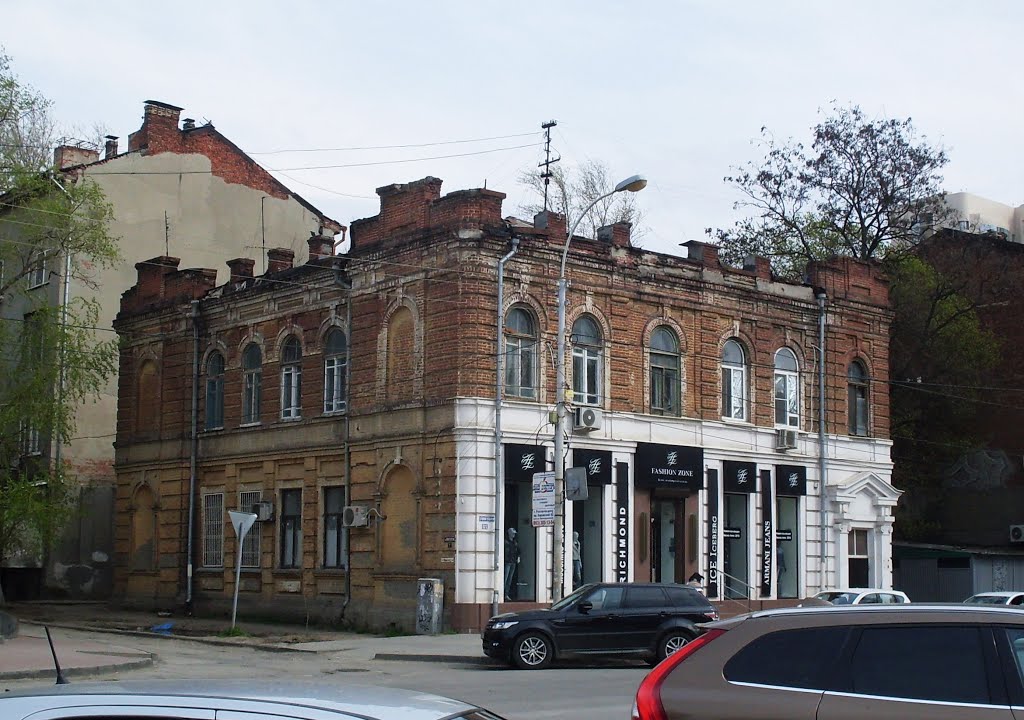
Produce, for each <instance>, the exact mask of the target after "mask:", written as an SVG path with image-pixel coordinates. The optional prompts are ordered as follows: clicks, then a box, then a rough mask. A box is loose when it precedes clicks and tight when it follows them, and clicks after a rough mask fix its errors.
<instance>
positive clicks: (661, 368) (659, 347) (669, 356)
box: [650, 325, 680, 415]
mask: <svg viewBox="0 0 1024 720" xmlns="http://www.w3.org/2000/svg"><path fill="white" fill-rule="evenodd" d="M650 356H651V413H653V414H654V415H678V414H679V404H680V403H679V339H678V338H677V337H676V334H675V332H673V331H672V329H671V328H668V327H666V326H664V325H662V326H660V327H657V328H655V329H654V332H653V333H652V334H651V350H650Z"/></svg>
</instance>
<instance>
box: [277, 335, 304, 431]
mask: <svg viewBox="0 0 1024 720" xmlns="http://www.w3.org/2000/svg"><path fill="white" fill-rule="evenodd" d="M281 417H282V418H285V419H294V418H299V417H302V345H301V344H300V343H299V339H298V338H297V337H290V338H288V339H287V340H286V341H285V343H284V347H283V348H281Z"/></svg>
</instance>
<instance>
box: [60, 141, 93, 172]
mask: <svg viewBox="0 0 1024 720" xmlns="http://www.w3.org/2000/svg"><path fill="white" fill-rule="evenodd" d="M99 159H100V153H99V151H98V150H92V149H90V148H84V147H78V146H77V145H61V146H59V147H57V149H55V150H54V151H53V166H54V168H56V169H57V170H64V169H65V168H69V167H75V166H76V165H88V164H89V163H94V162H96V161H97V160H99Z"/></svg>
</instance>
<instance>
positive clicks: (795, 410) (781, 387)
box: [775, 348, 800, 427]
mask: <svg viewBox="0 0 1024 720" xmlns="http://www.w3.org/2000/svg"><path fill="white" fill-rule="evenodd" d="M799 379H800V374H799V366H798V365H797V363H796V355H794V354H793V351H792V350H790V349H789V348H780V349H779V350H778V351H776V353H775V424H776V425H784V426H785V427H800V382H799Z"/></svg>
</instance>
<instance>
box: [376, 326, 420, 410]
mask: <svg viewBox="0 0 1024 720" xmlns="http://www.w3.org/2000/svg"><path fill="white" fill-rule="evenodd" d="M387 334H388V357H387V375H386V376H385V377H386V383H385V386H384V390H385V392H386V393H387V399H388V402H392V403H405V402H409V401H411V400H413V399H414V397H415V391H416V385H415V381H416V323H415V319H414V317H413V314H412V310H410V309H409V308H407V307H400V308H398V309H397V310H395V312H394V314H393V315H392V316H391V318H390V319H389V320H388V327H387Z"/></svg>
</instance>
